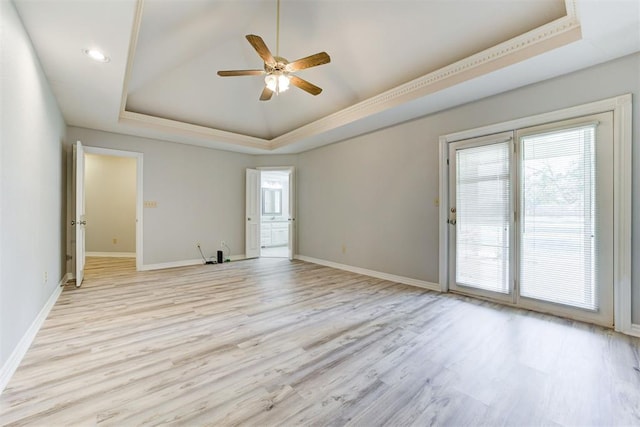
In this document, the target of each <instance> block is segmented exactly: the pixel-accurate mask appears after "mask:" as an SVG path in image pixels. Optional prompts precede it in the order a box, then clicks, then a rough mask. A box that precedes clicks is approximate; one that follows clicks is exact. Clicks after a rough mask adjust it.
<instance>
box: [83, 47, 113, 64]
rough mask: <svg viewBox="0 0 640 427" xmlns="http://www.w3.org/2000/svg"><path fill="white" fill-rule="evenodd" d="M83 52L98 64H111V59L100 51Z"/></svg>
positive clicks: (89, 50)
mask: <svg viewBox="0 0 640 427" xmlns="http://www.w3.org/2000/svg"><path fill="white" fill-rule="evenodd" d="M82 52H83V53H84V54H85V55H87V56H88V57H89V58H91V59H93V60H94V61H98V62H109V61H110V58H109V57H108V56H107V55H105V54H104V53H102V52H100V51H99V50H98V49H83V50H82Z"/></svg>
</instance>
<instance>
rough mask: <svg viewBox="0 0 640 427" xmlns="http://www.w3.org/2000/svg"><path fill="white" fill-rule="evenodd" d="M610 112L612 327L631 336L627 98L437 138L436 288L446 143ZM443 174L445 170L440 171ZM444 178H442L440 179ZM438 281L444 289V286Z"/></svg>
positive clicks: (444, 261)
mask: <svg viewBox="0 0 640 427" xmlns="http://www.w3.org/2000/svg"><path fill="white" fill-rule="evenodd" d="M606 111H613V120H614V124H613V139H614V164H613V170H614V171H616V173H615V174H614V190H613V191H614V273H613V282H614V283H613V286H614V288H613V291H614V325H615V330H616V331H618V332H622V333H625V334H630V335H634V334H636V333H637V332H638V330H637V328H636V327H635V326H633V325H632V323H631V197H632V185H631V184H632V182H631V171H632V167H631V149H632V135H631V128H632V98H631V94H626V95H621V96H617V97H613V98H608V99H604V100H601V101H596V102H591V103H588V104H584V105H578V106H575V107H570V108H565V109H562V110H557V111H552V112H548V113H543V114H538V115H534V116H531V117H523V118H520V119H516V120H510V121H507V122H503V123H496V124H493V125H489V126H483V127H479V128H475V129H469V130H465V131H462V132H456V133H451V134H448V135H443V136H441V137H440V151H441V153H440V159H439V163H440V164H439V168H440V180H441V182H440V190H439V191H440V195H439V197H440V218H439V221H440V227H439V233H440V248H439V251H440V252H439V256H440V262H439V268H440V275H439V280H440V286H441V287H442V288H443V289H445V286H446V272H447V271H448V267H449V262H448V251H446V250H445V249H446V244H444V243H443V241H447V240H448V230H447V223H446V220H447V206H448V196H447V191H446V188H447V186H446V184H445V183H443V180H445V179H446V180H447V182H448V177H446V176H447V175H446V170H447V164H446V156H444V155H443V154H442V152H443V151H445V149H447V146H448V144H449V143H451V142H454V141H460V140H463V139H469V138H474V137H478V136H483V135H490V134H495V133H499V132H506V131H512V130H515V129H519V128H526V127H531V126H537V125H542V124H546V123H550V122H555V121H561V120H567V119H572V118H576V117H580V116H586V115H592V114H598V113H603V112H606ZM443 169H444V171H443ZM445 177H446V178H445ZM443 281H444V282H445V284H444V285H443Z"/></svg>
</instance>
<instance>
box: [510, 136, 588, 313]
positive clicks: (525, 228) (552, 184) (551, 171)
mask: <svg viewBox="0 0 640 427" xmlns="http://www.w3.org/2000/svg"><path fill="white" fill-rule="evenodd" d="M595 126H596V125H595V124H589V125H585V126H581V127H576V128H571V129H562V130H557V131H555V132H547V133H542V134H534V135H528V136H524V137H522V138H521V139H520V146H521V168H520V170H521V179H520V215H519V217H520V295H522V296H524V297H531V298H536V299H541V300H545V301H550V302H553V303H559V304H565V305H570V306H574V307H580V308H583V309H589V310H596V309H597V298H596V295H597V292H596V280H595V278H596V266H597V262H596V259H595V258H596V253H597V252H596V244H597V236H598V230H597V227H596V221H595V218H596V216H595V214H596V212H595V206H596V204H595V197H596V194H595V182H596V180H595V179H596V177H595V171H596V167H595Z"/></svg>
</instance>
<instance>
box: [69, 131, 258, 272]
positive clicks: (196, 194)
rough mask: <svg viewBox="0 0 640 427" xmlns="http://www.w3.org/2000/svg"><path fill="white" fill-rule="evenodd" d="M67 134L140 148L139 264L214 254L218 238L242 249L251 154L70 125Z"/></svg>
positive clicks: (236, 250) (95, 144)
mask: <svg viewBox="0 0 640 427" xmlns="http://www.w3.org/2000/svg"><path fill="white" fill-rule="evenodd" d="M67 134H68V138H67V139H68V140H69V141H76V140H80V141H82V143H83V144H84V145H86V146H91V147H101V148H111V149H116V150H125V151H134V152H140V153H143V156H144V160H143V190H142V191H143V192H142V194H143V199H144V200H145V201H154V202H157V207H156V208H144V209H143V260H142V262H143V265H151V264H160V263H170V262H176V261H185V260H193V259H197V258H199V257H200V254H199V252H198V249H197V247H196V243H197V242H200V243H201V245H202V248H203V250H204V251H205V256H207V257H209V256H212V255H214V254H215V251H216V250H217V249H218V246H219V244H220V241H221V240H225V241H226V242H227V244H228V245H229V246H230V247H231V254H232V255H238V254H244V221H243V219H244V208H245V207H244V181H245V178H244V176H245V168H247V167H249V166H250V165H251V163H252V156H250V155H247V154H239V153H232V152H227V151H218V150H210V149H207V148H201V147H194V146H190V145H184V144H174V143H169V142H162V141H158V140H153V139H147V138H139V137H133V136H125V135H119V134H114V133H109V132H102V131H96V130H91V129H84V128H76V127H69V128H68V129H67Z"/></svg>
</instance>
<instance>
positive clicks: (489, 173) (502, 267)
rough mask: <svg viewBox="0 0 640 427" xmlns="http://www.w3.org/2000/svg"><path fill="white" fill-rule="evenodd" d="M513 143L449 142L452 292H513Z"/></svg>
mask: <svg viewBox="0 0 640 427" xmlns="http://www.w3.org/2000/svg"><path fill="white" fill-rule="evenodd" d="M511 147H512V140H511V137H510V135H500V136H497V137H492V138H488V139H487V138H484V139H480V140H467V141H460V142H456V143H453V144H451V149H450V156H449V159H450V160H449V161H450V163H453V164H452V165H450V173H451V180H450V182H452V183H453V184H454V185H453V186H452V188H451V195H450V197H451V198H450V200H452V201H454V204H453V205H452V206H451V209H450V213H451V215H450V220H449V223H450V225H451V227H450V231H451V233H450V235H451V236H452V238H453V242H452V243H453V244H452V245H450V247H452V249H453V250H452V252H453V253H452V255H453V256H452V259H455V263H454V264H455V266H454V268H453V271H452V274H451V275H450V277H451V279H452V280H450V288H452V289H454V290H459V289H463V290H465V291H467V292H469V291H471V292H472V293H473V292H475V291H477V292H479V293H490V294H494V295H495V294H501V295H502V296H503V297H504V296H508V295H510V294H511V293H512V288H511V283H512V280H511V268H510V264H511V235H510V234H511V228H512V227H511V218H512V215H511V211H512V209H511V200H512V197H511V191H512V189H511V178H510V176H511V172H510V169H511V162H510V153H511ZM452 161H453V162H452Z"/></svg>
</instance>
